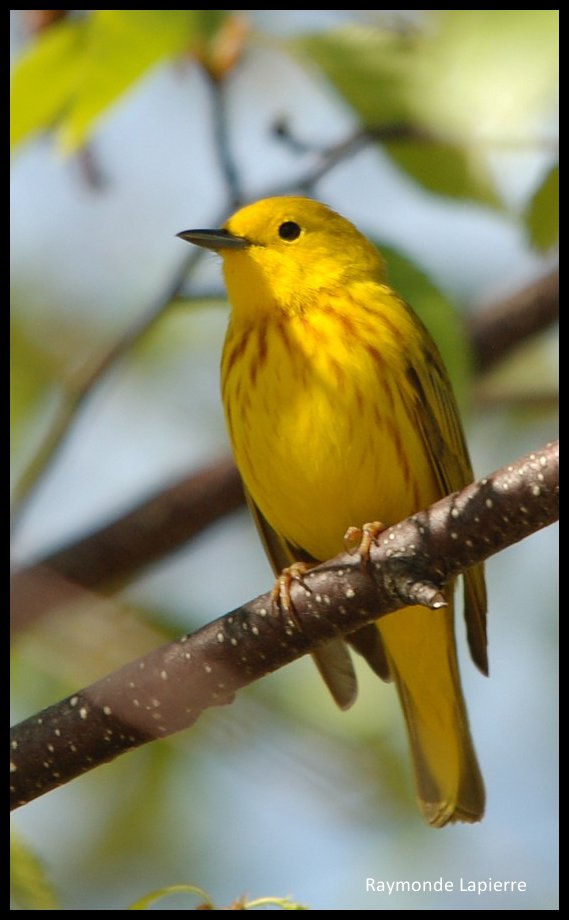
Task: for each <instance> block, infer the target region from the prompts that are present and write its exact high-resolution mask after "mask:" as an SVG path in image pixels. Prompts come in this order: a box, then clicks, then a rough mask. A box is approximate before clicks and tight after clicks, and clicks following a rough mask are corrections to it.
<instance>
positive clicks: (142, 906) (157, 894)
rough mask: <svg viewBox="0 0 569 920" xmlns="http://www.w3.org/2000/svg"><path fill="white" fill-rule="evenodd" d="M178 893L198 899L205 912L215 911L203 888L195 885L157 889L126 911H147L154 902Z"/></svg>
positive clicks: (169, 886)
mask: <svg viewBox="0 0 569 920" xmlns="http://www.w3.org/2000/svg"><path fill="white" fill-rule="evenodd" d="M180 893H182V894H192V895H195V896H196V897H198V898H199V899H200V901H201V902H202V904H204V905H206V906H205V908H204V909H206V910H215V909H216V908H215V907H214V905H213V901H212V900H211V898H210V896H209V895H208V894H207V893H206V892H205V891H204V890H203V888H198V886H197V885H167V886H166V887H164V888H159V889H158V890H157V891H152V892H150V894H147V895H145V896H144V897H143V898H140V900H138V901H135V902H134V904H131V905H130V907H127V910H148V908H149V907H150V905H151V904H154V903H155V902H156V901H160V900H162V898H167V897H169V896H170V895H172V894H180ZM200 906H201V905H200ZM195 909H196V908H194V910H195Z"/></svg>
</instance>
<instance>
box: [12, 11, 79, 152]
mask: <svg viewBox="0 0 569 920" xmlns="http://www.w3.org/2000/svg"><path fill="white" fill-rule="evenodd" d="M82 48H83V23H81V22H72V21H70V20H69V19H64V20H62V21H60V22H58V23H56V24H55V25H53V26H51V28H49V29H46V30H45V31H44V32H42V33H41V34H40V36H39V38H38V40H37V41H36V42H35V43H34V44H33V45H31V46H30V47H29V48H28V49H27V50H26V51H25V52H24V53H23V55H22V56H21V58H20V59H19V61H18V62H17V64H16V66H15V68H14V72H13V75H12V87H11V100H10V101H11V107H10V108H11V111H10V143H11V144H12V145H15V144H18V143H20V142H21V141H23V140H25V139H26V138H27V137H28V136H29V135H30V134H33V133H35V132H37V131H44V130H47V129H48V128H51V127H52V125H53V124H54V123H55V121H56V120H57V119H58V118H60V117H61V115H62V113H63V111H64V110H65V107H66V106H67V105H68V103H69V99H70V98H71V96H72V94H73V92H74V88H75V86H76V85H77V80H78V77H79V72H80V69H81V53H82Z"/></svg>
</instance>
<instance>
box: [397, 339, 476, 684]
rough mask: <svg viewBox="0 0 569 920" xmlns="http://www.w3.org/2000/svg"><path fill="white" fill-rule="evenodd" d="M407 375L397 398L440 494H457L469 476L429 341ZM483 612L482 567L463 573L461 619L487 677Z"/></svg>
mask: <svg viewBox="0 0 569 920" xmlns="http://www.w3.org/2000/svg"><path fill="white" fill-rule="evenodd" d="M426 334H428V333H426ZM407 376H408V380H409V384H410V386H409V387H408V388H405V390H404V396H403V398H404V399H405V400H407V402H408V405H407V410H408V411H409V413H410V416H411V418H413V419H414V421H415V424H416V426H417V429H418V430H419V431H420V432H421V434H422V438H423V442H424V445H425V450H426V451H427V454H428V456H429V458H430V461H431V465H432V468H433V470H434V471H435V475H436V477H437V479H438V481H439V484H440V487H441V490H442V493H443V494H444V495H448V494H449V493H451V492H457V491H459V490H460V489H463V488H464V487H465V486H466V485H468V484H469V483H470V482H472V480H473V478H474V477H473V473H472V467H471V465H470V459H469V456H468V448H467V446H466V441H465V439H464V433H463V430H462V425H461V422H460V415H459V412H458V407H457V405H456V401H455V397H454V393H453V390H452V387H451V384H450V381H449V379H448V376H447V373H446V370H445V368H444V365H443V363H442V360H441V358H440V356H439V353H438V350H437V348H436V346H435V345H434V343H433V344H432V347H430V348H429V349H425V348H423V349H422V352H421V354H420V355H417V356H415V360H414V361H413V363H409V366H408V370H407ZM486 608H487V604H486V587H485V583H484V568H483V566H482V565H477V566H473V567H472V568H470V569H468V570H467V571H466V572H465V574H464V616H465V620H466V631H467V637H468V645H469V648H470V654H471V655H472V659H473V661H474V662H475V663H476V665H477V666H478V667H479V668H480V670H481V671H482V673H483V674H488V653H487V644H488V640H487V634H486Z"/></svg>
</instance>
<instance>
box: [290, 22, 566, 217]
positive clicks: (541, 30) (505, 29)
mask: <svg viewBox="0 0 569 920" xmlns="http://www.w3.org/2000/svg"><path fill="white" fill-rule="evenodd" d="M556 45H557V11H556V10H442V11H436V13H435V14H433V15H431V16H430V17H429V18H428V19H427V20H426V22H425V27H424V31H423V33H421V34H418V33H413V34H412V35H408V34H407V35H393V34H390V33H386V32H384V31H382V30H380V29H376V28H369V27H361V26H350V27H344V28H342V29H339V30H334V31H332V32H327V33H323V34H320V35H310V36H303V37H300V38H295V39H293V40H292V41H291V42H289V47H290V48H291V49H292V50H293V51H299V52H300V53H301V54H303V55H304V56H305V57H307V58H309V59H310V60H311V61H313V62H314V63H316V64H317V65H318V67H320V68H321V69H322V70H323V72H324V73H325V74H326V76H327V77H328V78H329V80H330V81H331V82H332V83H333V85H334V86H335V87H336V89H337V90H338V91H339V92H340V93H341V94H342V95H343V96H344V97H345V98H346V99H347V101H348V102H349V103H350V104H351V105H352V106H353V107H354V108H355V109H356V111H357V112H358V114H359V115H360V116H361V118H362V120H363V122H364V124H366V125H368V126H370V127H378V126H381V125H385V124H391V125H395V124H400V125H405V126H407V127H408V128H410V129H416V130H417V133H418V135H421V133H422V132H423V133H424V135H425V136H424V137H423V138H422V137H420V136H419V137H418V139H417V141H412V140H405V141H402V142H395V141H394V142H392V143H390V144H389V145H388V150H389V153H390V155H391V156H392V157H393V158H394V159H395V160H396V161H397V162H398V163H399V165H400V166H401V167H402V168H403V169H404V170H405V171H406V172H408V173H409V174H410V175H411V176H412V177H413V178H414V179H416V180H417V181H419V182H420V183H421V184H422V185H423V186H425V187H426V188H428V189H430V190H432V191H435V192H437V193H439V194H444V195H451V196H455V197H464V198H472V199H474V200H478V201H482V202H484V203H486V204H492V205H498V204H499V199H498V197H497V194H496V189H495V185H494V182H493V179H492V177H491V173H490V170H489V166H488V154H489V153H490V152H492V151H493V150H495V149H499V148H500V147H502V146H503V145H506V146H508V147H510V146H511V145H512V143H515V142H517V141H518V140H522V139H523V140H525V139H526V138H527V137H530V138H532V139H533V140H535V138H536V132H538V131H541V130H543V127H544V124H543V122H544V116H547V115H550V114H551V113H552V112H553V109H554V106H555V99H556V87H557V68H556Z"/></svg>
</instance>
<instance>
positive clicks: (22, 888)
mask: <svg viewBox="0 0 569 920" xmlns="http://www.w3.org/2000/svg"><path fill="white" fill-rule="evenodd" d="M10 893H11V896H12V897H13V899H14V901H15V902H16V904H17V905H18V907H19V908H20V910H62V909H63V908H62V907H61V904H60V903H59V900H58V898H57V895H56V894H55V891H54V889H53V886H52V885H51V882H50V881H49V879H48V877H47V873H46V870H45V866H44V865H43V863H42V862H41V861H40V860H39V859H38V857H37V855H36V854H35V853H34V852H33V851H32V850H31V849H30V848H29V847H28V845H27V844H26V843H24V842H23V840H22V839H21V838H20V837H19V836H18V835H17V834H15V833H14V832H13V831H12V833H11V834H10Z"/></svg>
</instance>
